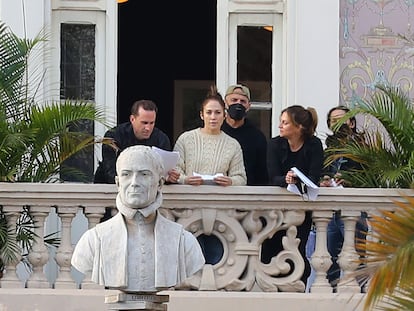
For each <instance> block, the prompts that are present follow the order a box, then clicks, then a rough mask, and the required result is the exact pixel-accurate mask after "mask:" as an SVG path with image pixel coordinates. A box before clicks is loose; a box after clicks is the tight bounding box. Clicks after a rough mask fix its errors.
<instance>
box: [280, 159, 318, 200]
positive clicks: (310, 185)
mask: <svg viewBox="0 0 414 311" xmlns="http://www.w3.org/2000/svg"><path fill="white" fill-rule="evenodd" d="M291 170H292V171H293V172H294V173H295V174H296V176H297V177H298V178H299V179H300V180H301V182H303V183H304V184H305V185H306V193H303V194H302V193H301V192H300V190H299V189H298V187H297V186H296V185H294V184H289V185H288V186H287V190H288V191H290V192H292V193H295V194H298V195H303V196H304V197H305V198H306V199H307V200H310V201H315V200H316V198H317V197H318V194H319V187H318V186H317V185H315V183H314V182H313V181H312V180H310V179H309V178H308V177H307V176H306V175H305V174H303V173H302V172H301V171H300V170H299V169H298V168H296V167H292V168H291Z"/></svg>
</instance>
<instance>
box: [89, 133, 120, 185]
mask: <svg viewBox="0 0 414 311" xmlns="http://www.w3.org/2000/svg"><path fill="white" fill-rule="evenodd" d="M105 137H108V138H114V132H113V131H111V130H110V131H107V132H106V133H105ZM114 143H115V141H114ZM116 157H117V153H116V150H115V148H114V147H112V146H111V145H106V144H103V145H102V162H100V163H99V166H98V169H97V170H96V172H95V177H94V183H100V184H114V183H115V175H116V170H115V163H116Z"/></svg>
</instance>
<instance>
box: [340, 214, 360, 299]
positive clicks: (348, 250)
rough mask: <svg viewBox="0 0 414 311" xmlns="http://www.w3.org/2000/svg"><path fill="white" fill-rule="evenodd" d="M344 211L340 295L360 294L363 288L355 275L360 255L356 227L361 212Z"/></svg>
mask: <svg viewBox="0 0 414 311" xmlns="http://www.w3.org/2000/svg"><path fill="white" fill-rule="evenodd" d="M355 210H356V208H355ZM355 210H354V211H347V210H345V209H342V220H343V222H344V244H343V246H342V251H341V253H340V254H339V256H338V257H339V258H338V264H339V266H340V267H341V270H342V272H343V273H342V276H341V280H340V282H339V284H338V293H344V292H347V293H360V292H361V288H360V286H359V284H358V282H357V281H356V279H355V276H354V275H353V272H354V271H355V270H356V269H357V268H358V266H359V255H358V253H357V252H356V250H355V226H356V222H357V220H358V218H359V217H360V215H361V212H358V211H355Z"/></svg>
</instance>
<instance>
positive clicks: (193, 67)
mask: <svg viewBox="0 0 414 311" xmlns="http://www.w3.org/2000/svg"><path fill="white" fill-rule="evenodd" d="M216 3H217V2H216V0H197V1H194V0H181V1H165V2H164V1H161V2H160V1H140V0H129V1H128V2H126V3H122V4H119V5H118V9H119V11H118V12H119V15H118V20H119V22H118V23H119V25H118V32H119V33H118V40H119V41H118V102H117V109H118V120H117V121H118V123H122V122H126V121H128V119H129V114H130V107H131V105H132V103H133V102H134V101H135V100H139V99H151V100H153V101H155V102H156V103H157V105H158V108H159V113H158V117H157V124H156V125H157V127H159V128H160V129H161V130H163V131H164V132H166V133H167V134H168V136H169V137H170V139H171V142H172V144H174V137H173V126H174V118H175V117H176V116H175V111H174V82H175V81H177V80H212V81H215V79H216Z"/></svg>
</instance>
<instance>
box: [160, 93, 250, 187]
mask: <svg viewBox="0 0 414 311" xmlns="http://www.w3.org/2000/svg"><path fill="white" fill-rule="evenodd" d="M200 118H201V120H203V121H204V126H203V127H201V128H197V129H194V130H190V131H187V132H184V133H182V134H181V135H180V136H179V137H178V139H177V141H176V143H175V146H174V150H175V151H178V152H179V153H180V158H179V160H178V164H177V167H176V169H175V170H173V171H170V172H169V175H168V178H167V181H169V182H171V183H181V184H188V185H201V184H203V183H205V178H204V180H203V177H201V176H194V173H196V175H197V174H201V175H210V176H215V177H213V182H214V183H215V184H217V185H220V186H231V185H233V186H244V185H246V182H247V177H246V171H245V168H244V164H243V153H242V150H241V147H240V144H239V143H238V141H237V140H235V139H234V138H232V137H230V136H229V135H227V134H226V133H224V132H223V131H221V129H220V128H221V125H222V124H223V122H224V119H225V104H224V101H223V98H222V97H221V95H220V94H219V93H218V92H217V89H216V88H215V87H212V88H211V90H210V93H209V94H208V95H207V97H206V98H205V99H204V100H203V102H202V104H201V109H200ZM220 175H222V176H220ZM204 177H205V176H204Z"/></svg>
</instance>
